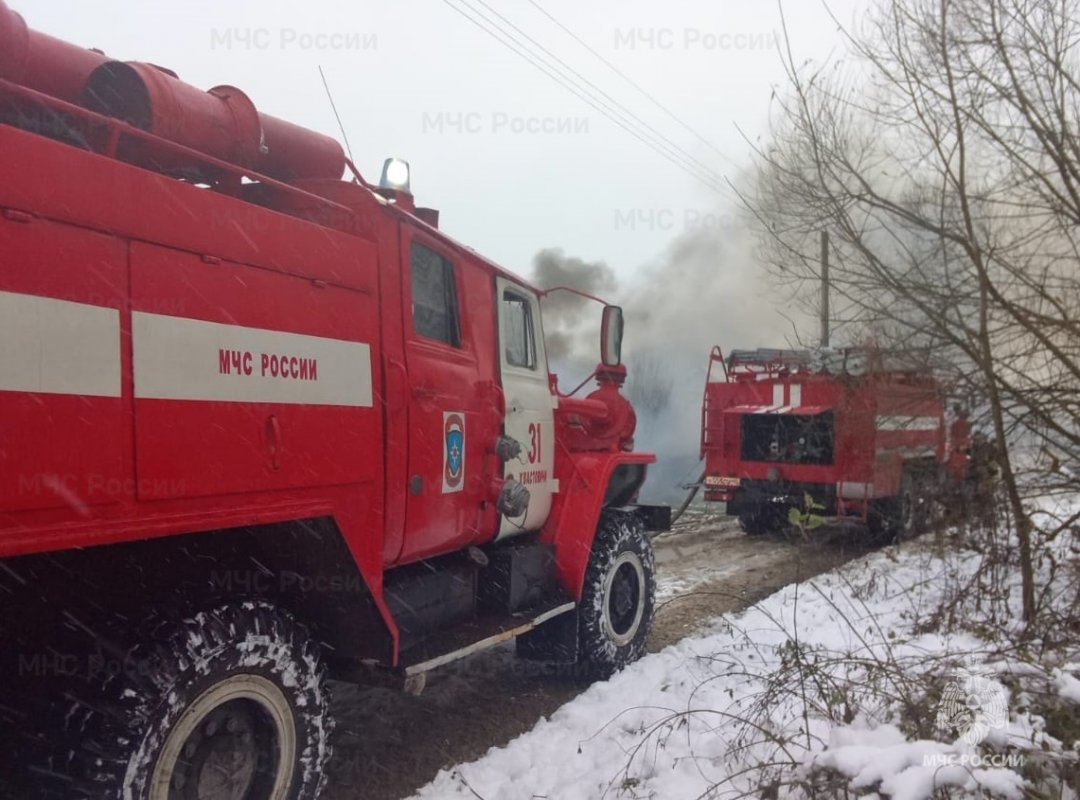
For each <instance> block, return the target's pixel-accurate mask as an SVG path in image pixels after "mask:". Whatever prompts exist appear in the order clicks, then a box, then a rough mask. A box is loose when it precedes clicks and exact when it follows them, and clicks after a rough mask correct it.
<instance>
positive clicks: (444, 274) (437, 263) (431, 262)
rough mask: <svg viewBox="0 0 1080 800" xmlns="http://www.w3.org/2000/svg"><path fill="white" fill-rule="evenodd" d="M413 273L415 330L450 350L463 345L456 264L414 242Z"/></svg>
mask: <svg viewBox="0 0 1080 800" xmlns="http://www.w3.org/2000/svg"><path fill="white" fill-rule="evenodd" d="M409 258H410V270H411V272H412V314H413V330H415V331H416V333H417V335H419V336H423V337H424V338H426V339H434V340H435V341H438V342H443V343H444V344H448V345H450V346H451V347H460V346H461V330H460V327H459V325H458V299H457V290H456V288H455V284H454V265H453V264H452V263H450V260H449V259H447V258H444V257H443V256H441V255H439V254H438V253H436V252H435V251H434V250H432V249H431V248H429V247H425V246H424V245H422V244H420V243H418V242H413V243H412V249H411V251H410V253H409Z"/></svg>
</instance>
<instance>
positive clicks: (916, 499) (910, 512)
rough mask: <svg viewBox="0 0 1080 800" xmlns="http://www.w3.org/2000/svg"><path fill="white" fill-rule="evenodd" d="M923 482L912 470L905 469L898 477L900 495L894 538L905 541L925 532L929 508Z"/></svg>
mask: <svg viewBox="0 0 1080 800" xmlns="http://www.w3.org/2000/svg"><path fill="white" fill-rule="evenodd" d="M924 489H925V487H924V482H923V481H922V480H920V478H919V476H918V475H916V474H915V473H914V472H911V471H905V472H904V474H903V475H902V476H901V478H900V496H899V497H898V498H897V505H896V524H895V531H896V539H897V541H901V542H903V541H907V540H909V539H914V538H915V537H916V536H918V535H919V534H921V533H925V532H926V527H927V523H928V522H929V508H928V503H927V499H926V492H925V491H924Z"/></svg>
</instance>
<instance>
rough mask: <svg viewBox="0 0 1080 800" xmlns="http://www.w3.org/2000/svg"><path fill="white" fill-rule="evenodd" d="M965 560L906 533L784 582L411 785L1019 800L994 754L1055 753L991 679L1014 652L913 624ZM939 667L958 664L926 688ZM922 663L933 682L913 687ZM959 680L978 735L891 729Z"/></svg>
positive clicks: (1061, 682) (586, 795)
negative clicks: (483, 750) (828, 784)
mask: <svg viewBox="0 0 1080 800" xmlns="http://www.w3.org/2000/svg"><path fill="white" fill-rule="evenodd" d="M979 560H980V554H978V553H974V552H966V553H965V552H962V553H959V554H956V553H953V554H951V555H950V556H949V557H948V559H947V560H943V559H941V558H937V557H935V556H933V555H932V554H931V553H930V551H929V549H928V548H927V547H926V546H920V545H918V544H916V545H913V546H910V547H908V548H906V549H904V550H901V551H898V550H895V549H889V550H886V551H883V552H880V553H877V554H874V555H872V556H869V557H867V558H865V559H863V560H861V561H859V562H856V563H852V564H849V565H848V566H846V567H844V568H843V569H841V570H838V571H836V572H833V573H830V574H828V575H825V576H822V577H819V578H817V579H815V580H814V581H812V582H810V583H808V584H802V585H792V586H789V587H787V588H785V589H783V590H781V591H780V592H777V593H776V594H774V595H772V596H771V597H769V598H767V599H766V600H764V601H763V602H761V603H759V604H757V605H756V606H754V607H752V608H750V609H749V610H747V611H745V612H743V613H741V614H738V615H736V616H732V617H725V618H721V619H719V620H716V621H715V622H714V623H713V624H712V626H711V628H710V629H709V630H707V632H706V633H704V634H702V635H699V636H696V637H692V638H688V639H686V640H684V641H682V642H680V643H679V644H677V645H673V646H671V647H669V648H667V649H665V650H664V651H662V652H660V653H657V654H655V655H651V656H648V657H646V658H644V659H642V660H641V661H639V662H638V663H636V664H633V665H631V666H630V667H629V668H627V669H626V670H624V671H623V672H621V673H619V674H618V675H616V676H614V677H613V678H612V679H611V680H609V681H606V682H603V683H599V684H596V685H594V686H592V687H590V688H589V689H588V690H587V691H585V692H584V693H582V694H581V695H579V696H578V697H577V698H575V699H574V700H573V701H571V702H569V703H567V704H566V705H565V706H563V707H562V708H561V709H559V710H558V711H557V712H555V713H554V714H553V715H552V716H551V718H550V719H547V720H542V721H541V722H540V723H539V724H537V725H536V727H535V728H534V729H533V730H532V731H530V732H528V733H526V734H523V735H522V736H520V737H518V738H517V739H515V740H514V741H512V742H510V743H509V744H508V745H507V746H506V747H502V748H493V749H492V750H490V751H489V752H488V753H487V754H486V755H485V756H483V757H482V758H480V759H479V760H477V761H475V762H473V763H470V764H464V765H460V766H458V767H456V768H454V769H451V770H444V771H442V772H440V773H439V775H438V776H436V778H435V780H434V781H432V782H431V783H430V784H428V785H427V786H426V787H424V788H423V789H421V790H420V791H419V792H418V794H417V795H415V797H416V798H417V800H435V799H437V798H447V797H467V798H473V799H474V800H475V798H476V797H480V798H483V799H484V800H496V799H500V800H515V799H516V798H521V800H530V799H531V798H534V797H549V798H558V800H579V799H580V800H591V799H592V798H599V797H606V796H610V797H630V798H664V799H665V800H667V799H668V798H697V797H700V796H708V797H725V796H731V797H737V796H740V795H744V794H748V795H750V796H758V795H760V794H762V793H766V792H768V793H769V794H771V795H772V796H781V797H783V796H799V795H802V794H805V791H806V787H807V786H808V785H810V782H813V781H817V780H832V781H833V782H834V783H835V781H836V780H840V781H841V783H842V782H845V781H846V782H847V787H848V788H850V789H851V790H853V791H855V792H856V793H858V794H866V793H869V792H878V793H880V794H882V795H887V796H891V797H892V798H894V799H896V800H901V799H902V800H920V798H926V797H929V796H930V794H931V793H932V792H933V791H934V789H935V788H936V787H943V786H949V787H955V788H954V789H953V796H958V791H957V790H959V793H971V794H979V793H980V792H983V793H986V794H989V795H992V796H999V797H1003V798H1010V799H1011V798H1019V797H1021V796H1022V794H1023V788H1024V783H1023V780H1022V778H1021V777H1020V775H1019V774H1018V772H1017V771H1016V769H1015V767H1016V766H1017V763H1018V762H1015V758H1016V757H1015V755H1014V756H1013V758H1014V761H1013V762H1010V761H1009V760H1008V758H1007V756H1006V754H1009V753H1013V754H1015V753H1017V752H1021V751H1023V750H1024V749H1025V748H1027V749H1029V750H1034V749H1041V750H1054V751H1055V752H1058V751H1060V750H1061V745H1060V742H1056V741H1055V740H1053V739H1052V738H1051V737H1049V736H1047V735H1046V734H1045V733H1044V732H1043V730H1042V728H1043V726H1042V725H1041V721H1040V720H1039V719H1037V718H1033V717H1032V716H1031V715H1030V714H1029V713H1027V712H1023V713H1021V712H1019V711H1017V710H1016V709H1015V708H1014V706H1016V705H1017V704H1016V703H1014V702H1013V701H1014V699H1015V698H1012V697H1011V696H1010V694H1009V690H1008V689H1007V688H1006V687H1005V685H1004V684H1003V683H1001V682H999V681H998V680H997V678H998V677H1000V676H1002V675H1005V674H1013V673H1014V672H1015V673H1016V674H1019V673H1022V672H1023V669H1024V668H1026V667H1029V665H1022V664H1012V665H1010V664H1009V663H1007V662H1002V661H1001V660H1000V658H999V659H998V661H997V662H995V663H990V662H989V661H988V660H986V659H982V660H980V655H981V654H985V655H988V652H989V647H988V643H987V642H985V641H983V640H980V639H979V638H978V637H976V636H974V635H971V634H967V633H956V634H951V635H943V634H940V633H933V632H927V631H929V630H931V629H932V627H933V626H927V625H926V621H927V617H928V615H930V614H931V613H932V612H933V611H934V610H935V609H936V608H937V607H938V606H939V605H940V604H941V601H942V598H943V592H945V591H946V589H945V587H947V586H953V587H955V586H956V585H958V584H962V583H963V581H965V580H967V579H969V578H970V577H971V576H972V575H973V574H974V573H975V571H976V569H977V568H978V564H979ZM960 654H963V655H960ZM1030 669H1033V670H1034V671H1035V672H1038V671H1039V670H1038V668H1037V667H1030ZM955 670H960V671H961V672H964V673H965V674H967V675H968V677H967V678H964V677H963V676H961V677H960V678H958V679H957V681H959V682H954V683H950V684H948V685H946V686H945V687H944V688H942V687H941V685H940V683H941V680H940V679H941V676H943V675H949V674H951V673H952V672H954V671H955ZM935 676H936V677H937V679H938V684H936V691H938V692H940V694H938V695H933V699H928V697H930V694H929V693H930V690H931V688H932V687H934V686H935V684H934V683H933V678H934V677H935ZM972 676H974V677H972ZM1046 677H1047V679H1050V677H1051V676H1050V675H1049V674H1047V675H1046ZM1053 677H1054V679H1055V680H1056V681H1057V683H1056V685H1057V687H1058V691H1059V693H1060V695H1061V697H1062V698H1065V699H1066V700H1071V701H1078V697H1080V680H1077V679H1076V678H1075V677H1073V676H1072V675H1071V674H1069V672H1068V670H1065V671H1060V670H1059V671H1058V672H1057V673H1055V674H1054V676H1053ZM976 679H978V681H977V682H976V683H972V681H975V680H976ZM965 681H966V682H965ZM972 686H976V687H977V690H978V691H981V692H983V693H984V694H986V695H987V696H988V697H990V698H991V699H993V698H995V697H996V698H998V700H997V701H996V705H994V704H993V703H991V704H990V705H988V706H987V708H988V709H991V711H988V712H987V713H986V714H983V718H980V719H979V720H977V722H978V724H979V725H982V728H975V726H974V723H973V724H971V725H967V728H968V729H972V728H974V729H975V730H976V732H977V733H978V734H980V736H981V740H980V741H979V742H974V743H971V742H967V741H965V740H964V739H963V738H962V737H958V736H957V735H956V731H957V726H960V727H962V726H963V725H964V724H965V723H964V721H963V720H960V721H959V722H958V721H957V719H955V718H952V717H950V716H949V715H948V714H944V713H942V714H939V717H938V719H937V723H938V724H937V725H936V726H935V727H936V729H937V733H936V735H934V737H933V738H924V739H921V740H918V741H912V740H911V738H909V737H907V736H905V735H904V733H902V732H901V729H900V727H899V725H900V723H901V718H902V717H903V715H904V714H905V713H908V714H910V713H913V712H912V709H913V708H922V709H923V710H924V711H925V710H926V709H927V708H929V709H930V710H931V712H932V711H933V707H934V703H936V702H938V698H939V697H940V698H941V704H942V705H945V699H946V698H947V697H949V696H950V695H949V694H948V693H949V691H950V690H953V691H954V692H959V694H958V695H957V698H959V702H960V703H961V706H963V703H965V702H967V701H965V700H964V699H963V693H964V692H965V691H966V692H968V695H969V696H970V694H971V692H973V691H976V689H972V688H971V687H972ZM920 704H921V705H920ZM999 711H1000V713H998V712H999ZM960 713H961V716H962V715H963V713H965V712H964V708H963V707H961V708H960ZM931 722H934V720H933V719H932V718H931ZM950 726H953V727H950ZM988 748H992V749H988ZM1055 748H1056V750H1055ZM1066 755H1068V754H1066ZM822 776H824V777H822Z"/></svg>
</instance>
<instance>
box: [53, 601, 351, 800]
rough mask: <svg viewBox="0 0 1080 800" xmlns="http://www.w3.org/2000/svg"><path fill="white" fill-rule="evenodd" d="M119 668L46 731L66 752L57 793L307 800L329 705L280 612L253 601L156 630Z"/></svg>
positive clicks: (322, 755) (326, 751) (300, 637)
mask: <svg viewBox="0 0 1080 800" xmlns="http://www.w3.org/2000/svg"><path fill="white" fill-rule="evenodd" d="M121 661H122V664H123V667H124V668H123V669H118V670H115V671H112V674H110V675H109V677H107V678H106V680H105V681H104V683H103V685H101V686H100V687H98V691H96V692H94V694H93V696H89V695H85V696H83V697H78V698H72V699H74V700H75V703H74V705H72V706H71V708H70V710H68V711H67V713H66V714H65V715H64V717H63V720H62V721H61V722H59V724H58V726H57V727H58V728H59V730H58V731H57V733H58V735H57V736H56V740H57V744H58V745H59V747H58V748H57V750H58V751H60V750H61V748H69V749H68V752H74V753H76V754H78V755H77V756H76V759H75V761H76V763H70V764H69V765H68V766H69V769H70V771H67V772H66V773H65V774H68V775H71V776H72V777H73V778H74V779H75V780H74V782H73V785H72V786H71V787H70V788H69V792H70V794H65V796H72V797H77V798H91V797H92V798H125V800H127V799H128V798H130V799H131V800H189V799H190V800H315V798H317V797H318V796H319V793H320V792H321V790H322V785H323V782H324V770H325V766H326V763H327V761H328V760H329V758H330V743H329V736H330V732H331V729H332V727H333V723H332V720H331V717H330V713H329V705H330V697H329V694H328V692H327V689H326V687H325V682H324V674H323V668H322V664H321V662H320V659H319V654H318V649H317V647H316V645H315V643H314V642H312V641H311V640H310V639H309V638H308V636H307V634H306V631H305V630H304V628H303V627H301V626H300V625H298V624H297V623H296V622H295V621H293V619H292V618H291V617H290V616H289V615H287V614H285V613H284V612H282V611H280V610H278V609H277V608H275V607H274V606H272V605H270V604H268V603H263V602H254V601H246V602H242V603H234V604H230V605H224V606H220V607H218V608H215V609H213V610H210V611H204V612H200V613H197V614H194V615H193V616H190V617H189V618H187V619H184V620H183V621H181V622H175V621H166V622H162V623H159V624H157V625H156V626H155V630H154V631H153V634H152V635H151V636H150V637H149V638H148V639H147V640H146V641H145V642H144V643H141V644H139V645H137V646H136V647H134V648H132V649H131V650H130V651H129V652H128V653H126V654H125V655H124V656H123V658H122V659H121ZM81 761H85V763H78V762H81Z"/></svg>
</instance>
